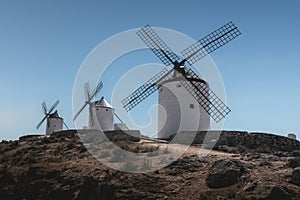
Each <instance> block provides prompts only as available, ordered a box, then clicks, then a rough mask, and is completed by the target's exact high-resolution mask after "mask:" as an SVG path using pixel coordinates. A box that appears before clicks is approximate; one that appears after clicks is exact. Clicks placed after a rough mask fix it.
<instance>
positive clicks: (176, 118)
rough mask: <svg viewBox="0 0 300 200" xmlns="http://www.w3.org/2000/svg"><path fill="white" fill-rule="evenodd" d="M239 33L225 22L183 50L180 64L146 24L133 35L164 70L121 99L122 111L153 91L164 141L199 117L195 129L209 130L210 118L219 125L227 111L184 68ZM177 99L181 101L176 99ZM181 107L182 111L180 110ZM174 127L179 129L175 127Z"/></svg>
mask: <svg viewBox="0 0 300 200" xmlns="http://www.w3.org/2000/svg"><path fill="white" fill-rule="evenodd" d="M240 34H241V33H240V31H239V30H238V28H237V27H236V26H235V25H234V24H233V23H232V22H229V23H227V24H225V25H224V26H222V27H221V28H219V29H217V30H215V31H213V32H212V33H210V34H208V35H207V36H205V37H204V38H202V39H201V40H199V41H197V42H196V43H194V44H193V45H191V46H189V47H188V48H186V49H185V50H183V51H182V52H181V54H182V56H183V57H184V59H182V60H181V61H180V58H179V56H178V55H177V54H175V53H174V52H173V51H172V50H171V49H170V48H169V47H168V46H167V45H166V44H165V43H164V42H163V40H162V39H161V38H160V37H159V36H158V35H157V33H156V32H155V31H154V30H153V29H152V28H151V27H150V26H149V25H147V26H145V27H143V28H141V29H140V30H139V31H138V32H137V35H138V36H139V37H140V38H141V39H142V40H143V41H144V42H145V44H146V45H147V46H148V47H149V48H150V49H151V50H152V52H153V53H154V54H155V55H156V56H157V57H158V58H159V59H160V60H161V61H162V62H163V63H164V64H165V65H166V67H165V68H164V69H163V70H162V71H160V72H159V73H158V74H156V75H155V76H154V77H152V78H151V79H150V80H148V81H147V82H146V83H145V84H143V85H142V86H140V87H139V88H138V89H136V90H135V91H134V92H133V93H132V94H130V95H129V96H127V97H126V98H124V99H123V100H122V104H123V107H124V108H125V109H126V111H130V110H131V109H133V108H134V107H135V106H137V105H138V104H139V103H141V102H142V101H143V100H144V99H146V98H147V97H148V96H150V95H151V94H152V93H154V92H155V91H156V90H159V93H158V96H159V97H158V98H159V105H161V106H162V107H163V108H164V110H165V112H166V114H167V118H166V121H165V123H164V124H160V121H161V120H160V117H161V115H160V113H161V111H160V109H159V111H158V123H159V124H158V127H159V132H158V137H159V138H168V137H169V136H170V135H172V134H174V133H177V132H178V130H185V129H188V127H189V123H190V122H191V121H192V120H193V118H194V117H195V116H199V114H200V120H199V126H198V130H206V129H209V128H210V118H212V119H214V120H215V121H216V122H219V121H221V120H222V119H223V118H225V116H226V115H227V114H228V113H229V112H230V109H229V108H228V107H227V106H226V105H225V104H224V103H223V101H222V100H221V99H220V98H219V97H217V95H216V94H215V93H214V92H213V91H212V90H211V89H210V88H209V85H208V83H207V82H206V81H204V80H203V79H201V78H200V77H199V76H198V75H197V74H196V73H195V72H194V71H193V70H192V69H191V68H189V67H188V66H187V65H192V64H194V63H195V62H197V61H199V60H200V59H202V58H203V57H205V56H206V55H208V54H209V53H211V52H213V51H215V50H216V49H218V48H219V47H221V46H223V45H225V44H226V43H228V42H229V41H231V40H233V39H234V38H236V37H237V36H239V35H240ZM169 65H173V68H172V69H170V70H169V69H168V66H169ZM181 86H183V87H181ZM177 97H184V98H183V100H182V99H180V100H178V99H177ZM179 101H183V102H179ZM183 104H184V105H185V107H184V108H182V105H183ZM198 105H199V109H195V106H198ZM199 111H200V112H199ZM182 115H185V116H184V119H183V121H182V120H181V117H182ZM178 124H180V126H181V127H178Z"/></svg>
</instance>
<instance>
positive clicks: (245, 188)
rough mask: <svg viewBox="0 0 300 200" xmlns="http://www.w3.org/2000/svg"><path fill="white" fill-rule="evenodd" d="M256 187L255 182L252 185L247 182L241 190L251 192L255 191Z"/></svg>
mask: <svg viewBox="0 0 300 200" xmlns="http://www.w3.org/2000/svg"><path fill="white" fill-rule="evenodd" d="M256 186H257V183H256V182H254V183H251V182H249V183H247V184H246V185H245V186H244V188H243V190H244V191H245V192H251V191H253V190H255V188H256Z"/></svg>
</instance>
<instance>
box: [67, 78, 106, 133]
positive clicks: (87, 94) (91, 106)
mask: <svg viewBox="0 0 300 200" xmlns="http://www.w3.org/2000/svg"><path fill="white" fill-rule="evenodd" d="M102 88H103V83H102V82H99V83H98V85H97V86H96V88H95V89H94V90H93V91H92V92H91V89H90V84H89V82H86V83H85V84H84V94H85V98H86V101H85V103H84V104H83V106H82V107H81V108H80V109H79V111H78V112H77V113H76V114H75V115H74V117H73V121H75V120H76V118H77V117H78V116H79V115H80V113H81V112H82V111H83V110H84V108H85V107H86V106H87V105H88V106H89V128H94V127H95V126H96V124H97V123H96V122H95V119H96V116H95V109H94V108H95V106H94V102H92V100H93V99H94V97H95V96H96V95H97V94H98V93H99V92H100V90H101V89H102Z"/></svg>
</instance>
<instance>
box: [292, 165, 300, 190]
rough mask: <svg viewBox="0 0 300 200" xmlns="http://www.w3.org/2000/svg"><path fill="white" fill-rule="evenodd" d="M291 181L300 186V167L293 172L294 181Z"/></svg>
mask: <svg viewBox="0 0 300 200" xmlns="http://www.w3.org/2000/svg"><path fill="white" fill-rule="evenodd" d="M291 181H292V183H294V184H295V185H298V186H300V167H297V168H295V169H294V171H293V172H292V179H291Z"/></svg>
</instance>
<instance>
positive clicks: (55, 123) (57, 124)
mask: <svg viewBox="0 0 300 200" xmlns="http://www.w3.org/2000/svg"><path fill="white" fill-rule="evenodd" d="M58 104H59V100H57V101H56V102H55V103H54V104H53V105H52V106H51V108H50V109H49V111H47V106H46V103H45V102H43V103H42V108H43V111H44V114H45V117H44V118H43V119H42V120H41V121H40V123H38V125H37V126H36V129H39V128H40V126H41V125H42V124H43V122H44V121H45V120H46V119H47V124H46V135H51V134H52V133H54V132H57V131H61V130H62V129H63V125H65V126H66V128H67V129H69V128H68V126H67V125H66V124H65V122H64V119H63V118H62V117H60V116H59V114H58V112H57V110H56V111H55V112H53V113H51V112H52V111H53V110H54V109H55V107H56V106H57V105H58Z"/></svg>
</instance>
